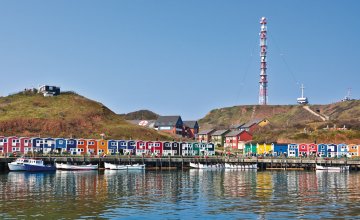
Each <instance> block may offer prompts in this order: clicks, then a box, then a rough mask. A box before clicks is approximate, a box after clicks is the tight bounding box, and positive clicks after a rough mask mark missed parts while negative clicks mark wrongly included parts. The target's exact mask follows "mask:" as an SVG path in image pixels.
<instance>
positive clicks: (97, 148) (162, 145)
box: [0, 136, 215, 156]
mask: <svg viewBox="0 0 360 220" xmlns="http://www.w3.org/2000/svg"><path fill="white" fill-rule="evenodd" d="M15 152H16V153H17V154H18V153H19V154H28V153H32V152H38V153H43V154H49V153H60V154H61V153H69V154H71V155H104V154H106V155H115V154H124V155H125V154H132V155H138V156H141V155H149V154H154V155H183V156H187V155H191V156H195V155H208V156H211V155H215V145H214V144H213V143H198V142H175V141H172V142H168V141H142V140H104V139H74V138H39V137H35V138H30V137H3V136H0V154H3V155H4V154H11V153H15Z"/></svg>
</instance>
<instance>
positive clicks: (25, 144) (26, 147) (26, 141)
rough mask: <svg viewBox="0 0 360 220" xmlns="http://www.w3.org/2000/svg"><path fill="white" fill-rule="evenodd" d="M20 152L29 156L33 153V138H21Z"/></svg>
mask: <svg viewBox="0 0 360 220" xmlns="http://www.w3.org/2000/svg"><path fill="white" fill-rule="evenodd" d="M20 152H21V153H23V154H27V153H29V152H32V143H31V138H29V137H20Z"/></svg>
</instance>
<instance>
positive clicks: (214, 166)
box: [190, 162, 224, 169]
mask: <svg viewBox="0 0 360 220" xmlns="http://www.w3.org/2000/svg"><path fill="white" fill-rule="evenodd" d="M190 167H192V168H196V169H222V168H224V166H223V165H222V164H209V165H207V164H202V163H192V162H190Z"/></svg>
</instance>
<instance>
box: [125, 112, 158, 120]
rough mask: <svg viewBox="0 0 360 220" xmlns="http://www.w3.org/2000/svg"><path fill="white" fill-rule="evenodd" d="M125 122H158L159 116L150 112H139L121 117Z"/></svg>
mask: <svg viewBox="0 0 360 220" xmlns="http://www.w3.org/2000/svg"><path fill="white" fill-rule="evenodd" d="M120 116H121V117H122V118H123V119H125V120H156V119H157V118H158V117H159V115H158V114H156V113H154V112H152V111H149V110H139V111H135V112H130V113H127V114H121V115H120Z"/></svg>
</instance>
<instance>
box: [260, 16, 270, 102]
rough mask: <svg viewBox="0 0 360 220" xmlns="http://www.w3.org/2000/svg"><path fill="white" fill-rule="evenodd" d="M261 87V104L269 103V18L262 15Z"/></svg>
mask: <svg viewBox="0 0 360 220" xmlns="http://www.w3.org/2000/svg"><path fill="white" fill-rule="evenodd" d="M260 24H261V27H260V81H259V83H260V89H259V104H260V105H267V104H268V92H267V83H268V81H267V74H266V53H267V46H266V35H267V27H266V24H267V20H266V18H265V17H262V18H261V20H260Z"/></svg>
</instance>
